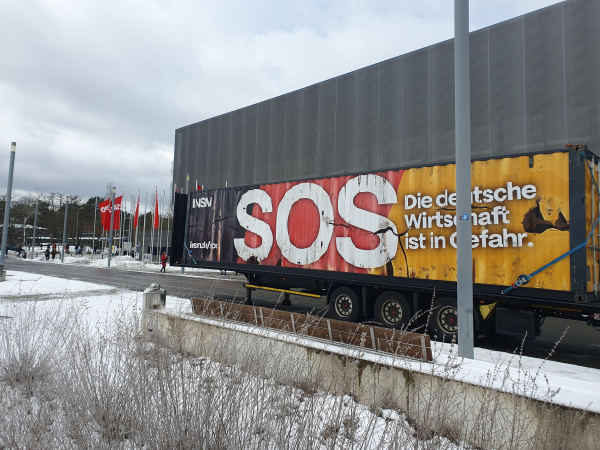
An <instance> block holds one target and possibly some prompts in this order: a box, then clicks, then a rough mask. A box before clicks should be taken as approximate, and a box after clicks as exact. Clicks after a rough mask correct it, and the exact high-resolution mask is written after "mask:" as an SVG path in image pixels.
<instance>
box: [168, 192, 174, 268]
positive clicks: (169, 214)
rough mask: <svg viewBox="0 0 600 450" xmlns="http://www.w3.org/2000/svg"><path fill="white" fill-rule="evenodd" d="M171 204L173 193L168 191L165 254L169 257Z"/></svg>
mask: <svg viewBox="0 0 600 450" xmlns="http://www.w3.org/2000/svg"><path fill="white" fill-rule="evenodd" d="M172 205H173V193H172V192H170V193H169V209H168V210H167V256H168V257H171V255H170V254H169V231H170V230H169V221H170V219H171V206H172Z"/></svg>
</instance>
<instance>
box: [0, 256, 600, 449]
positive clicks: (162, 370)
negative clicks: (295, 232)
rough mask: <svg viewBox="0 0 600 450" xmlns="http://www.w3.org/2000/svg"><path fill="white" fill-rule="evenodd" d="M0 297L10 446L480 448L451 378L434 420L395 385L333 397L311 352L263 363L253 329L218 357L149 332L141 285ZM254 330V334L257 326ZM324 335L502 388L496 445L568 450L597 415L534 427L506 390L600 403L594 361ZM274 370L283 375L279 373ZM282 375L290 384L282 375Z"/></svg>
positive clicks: (488, 433)
mask: <svg viewBox="0 0 600 450" xmlns="http://www.w3.org/2000/svg"><path fill="white" fill-rule="evenodd" d="M119 258H123V259H125V258H128V257H119ZM73 259H79V258H73ZM115 262H118V261H115ZM132 262H133V261H132ZM134 263H135V262H134ZM90 264H91V263H90ZM141 270H143V267H142V269H141ZM0 299H1V300H2V301H1V302H0V316H2V318H0V368H1V369H2V371H1V372H0V447H1V446H2V445H5V446H6V447H8V448H12V447H18V448H21V447H26V448H81V447H87V448H91V447H96V448H145V449H150V448H236V449H237V448H240V449H241V448H303V449H304V448H306V449H326V448H327V449H329V448H336V449H337V448H340V449H342V448H344V449H346V448H348V449H350V448H353V449H354V448H356V449H359V448H360V449H376V448H394V449H404V448H406V449H409V448H410V449H415V448H416V449H421V448H422V449H426V448H427V449H429V448H431V449H434V448H435V449H438V448H439V449H458V448H464V449H466V448H471V447H470V446H469V445H468V444H466V443H465V442H463V441H461V435H460V434H459V433H458V432H457V431H456V429H454V428H452V427H451V426H449V424H452V423H454V422H452V421H453V420H454V421H456V420H459V421H460V417H466V415H465V411H466V410H467V409H469V410H470V409H472V408H473V404H472V403H471V401H459V399H458V397H456V395H454V394H451V393H450V391H451V390H450V389H446V388H441V389H440V390H439V398H438V397H436V398H431V399H428V400H427V408H428V410H427V411H425V412H422V413H421V414H425V416H426V417H428V419H427V420H426V421H425V424H423V422H422V421H415V419H414V418H410V417H409V416H407V415H406V413H405V411H403V410H402V409H399V408H398V407H397V406H396V405H397V404H398V402H397V401H396V400H397V398H396V397H398V396H400V397H401V396H402V395H404V394H403V393H399V392H394V391H390V392H387V393H385V395H383V396H382V397H381V401H379V403H377V404H376V405H371V406H369V407H367V406H364V405H362V404H360V403H358V401H357V399H358V398H359V397H360V396H359V395H357V393H354V392H352V391H348V395H343V393H340V395H333V394H332V393H327V392H326V391H324V390H322V389H319V388H318V382H317V380H313V379H311V378H306V379H303V380H301V381H298V380H295V378H294V377H293V376H291V375H293V374H294V372H295V371H296V370H300V369H299V367H300V364H301V362H300V361H299V360H298V361H295V363H296V364H298V366H297V367H294V366H291V365H290V364H288V363H287V361H289V360H290V358H289V356H288V355H280V356H281V358H275V359H276V360H277V359H279V360H280V361H281V362H280V363H279V364H280V366H278V367H264V366H265V364H266V362H265V361H266V359H265V358H264V355H265V353H261V352H265V351H266V352H267V353H269V354H271V356H272V353H273V349H274V347H273V346H272V345H269V346H268V348H258V347H254V346H253V345H251V343H250V341H248V342H247V343H246V344H245V346H242V347H243V348H242V347H240V346H239V345H236V346H229V347H228V346H227V342H225V341H222V342H221V343H220V344H219V345H220V347H219V349H218V352H220V353H219V358H218V359H216V358H213V359H212V360H209V359H206V358H204V357H199V356H193V355H190V354H185V353H184V354H179V353H175V352H172V351H170V350H168V349H166V348H164V347H162V346H160V345H156V344H155V343H152V342H147V341H144V340H142V339H139V331H140V329H139V328H140V327H139V324H140V315H139V312H140V307H141V302H142V294H141V293H138V292H134V291H129V290H125V289H118V288H114V287H112V286H106V285H99V284H94V283H88V282H83V281H73V280H66V279H60V278H54V277H48V276H42V275H37V274H30V273H23V272H15V271H8V272H7V281H6V282H3V283H0ZM167 302H168V306H169V307H170V308H173V309H172V311H171V313H172V314H175V315H184V316H185V315H186V313H188V312H190V305H189V301H188V300H186V299H175V298H172V297H169V298H168V300H167ZM187 317H189V316H187ZM194 320H205V319H201V318H195V319H194ZM231 326H235V327H237V328H238V329H239V328H240V327H243V326H241V325H239V324H237V325H231ZM245 328H247V329H245V332H252V330H251V328H252V327H245ZM260 333H262V335H263V336H264V335H266V334H265V333H268V332H265V331H264V330H262V331H261V332H260ZM273 338H274V339H275V340H280V341H282V340H285V339H289V337H284V336H282V335H279V336H277V335H274V336H273ZM295 339H296V340H297V339H298V337H296V338H295ZM305 340H306V341H310V340H308V339H305ZM304 345H306V346H307V347H310V346H311V345H312V346H313V347H314V346H315V345H316V344H314V342H313V343H310V342H306V343H305V344H304ZM319 345H320V346H321V347H322V348H320V347H319V348H317V347H318V346H319ZM317 347H314V349H315V350H317V351H324V352H331V353H336V352H338V353H339V354H342V355H344V358H345V360H348V358H350V359H352V358H354V357H356V360H357V361H358V359H359V358H360V360H361V361H367V362H369V363H370V364H373V365H374V366H373V367H379V368H380V369H377V370H381V373H382V374H383V373H386V372H385V370H386V369H385V367H395V366H400V367H402V368H404V369H408V370H409V371H412V373H415V374H416V373H429V374H432V373H435V372H436V371H437V375H438V376H439V377H440V380H442V382H443V383H447V382H448V380H458V381H460V382H462V383H467V384H474V385H482V386H486V387H488V388H492V389H491V390H490V392H492V394H490V401H489V402H486V403H489V405H490V406H489V409H485V410H483V411H482V412H481V413H480V415H481V417H484V416H485V417H486V418H488V417H490V416H491V417H492V418H493V420H492V422H493V423H494V427H495V428H485V427H483V426H482V428H481V434H482V436H483V437H479V438H478V439H480V440H479V441H477V442H488V443H489V442H492V443H493V442H496V441H494V439H500V437H499V436H502V437H503V438H504V435H505V434H506V433H512V434H511V442H515V443H517V444H518V443H519V442H523V443H524V442H535V443H536V445H537V447H536V448H548V449H550V448H558V447H556V445H555V444H557V443H558V444H560V442H558V441H557V439H558V438H557V437H556V436H557V433H558V435H561V434H560V433H559V431H560V432H561V433H562V430H563V429H564V427H565V426H568V427H570V429H571V430H572V429H576V428H577V427H580V428H581V429H583V428H584V425H585V424H586V423H587V422H586V421H587V420H588V418H586V416H585V414H584V413H582V414H581V416H580V417H581V420H582V421H583V422H581V423H572V422H569V423H568V424H567V425H565V423H564V422H565V420H564V417H563V418H562V419H561V420H562V422H561V423H557V424H554V423H547V424H545V427H547V428H545V429H544V430H545V431H543V432H538V433H537V434H535V435H534V436H532V435H531V433H530V430H529V428H527V427H524V426H521V425H520V424H521V423H522V422H525V421H526V419H527V418H528V417H529V416H531V415H532V411H533V409H532V410H531V411H530V410H528V409H527V404H526V405H525V407H524V408H525V409H524V410H523V411H521V410H520V409H519V414H521V415H520V416H518V417H521V418H522V420H519V421H517V422H514V421H513V422H514V423H513V422H510V421H508V419H507V417H508V416H506V415H505V412H503V411H504V410H503V409H502V407H500V406H499V403H498V402H499V400H498V398H499V397H497V396H494V394H493V391H494V390H495V391H497V392H499V391H505V392H511V390H512V392H513V393H515V394H517V395H519V396H521V395H530V396H532V397H536V398H539V399H541V400H550V401H551V402H553V403H554V404H558V405H567V406H572V407H576V408H586V407H587V408H589V410H590V411H596V412H598V411H600V398H599V396H600V394H599V393H600V389H599V388H600V376H599V375H600V371H598V370H595V369H588V368H581V367H575V366H571V365H567V364H562V363H555V362H551V361H546V362H544V363H543V364H542V362H541V361H540V360H537V359H534V358H527V357H519V356H518V355H508V354H504V353H499V352H493V351H489V350H484V349H477V350H476V360H475V361H463V360H462V359H460V358H457V357H456V346H454V347H451V346H448V345H444V346H441V345H439V344H438V345H437V347H434V354H435V358H436V363H435V364H433V365H431V364H424V363H419V362H414V361H408V360H399V359H397V358H390V357H385V356H382V355H381V354H378V355H373V356H369V355H368V354H367V352H363V353H362V354H360V355H359V354H357V355H353V354H352V353H351V352H349V351H348V349H347V348H346V349H339V348H338V349H336V348H335V347H336V346H334V345H331V344H326V343H319V344H318V345H317ZM283 356H285V357H283ZM369 358H371V359H372V360H369ZM217 361H218V362H217ZM283 361H286V363H285V364H283ZM292 362H293V361H292ZM272 373H278V374H279V375H278V376H277V377H271V376H269V375H268V374H272ZM339 376H340V377H342V378H343V377H344V376H347V374H344V373H340V374H339ZM282 378H284V379H288V380H290V382H288V383H282V382H280V381H278V379H282ZM381 381H382V382H384V379H382V380H381ZM411 389H412V388H411ZM532 404H534V403H532ZM549 405H550V406H549V407H548V408H549V409H551V408H552V403H550V404H549ZM536 407H537V406H536ZM519 408H523V405H520V406H519ZM536 411H537V410H536ZM440 414H441V415H442V416H443V418H442V419H440ZM553 414H554V413H553ZM511 417H514V414H513V416H511ZM548 417H550V416H548ZM511 427H512V428H511ZM547 430H549V431H547ZM552 430H555V432H552ZM563 435H564V436H566V435H567V434H566V433H563ZM546 436H547V437H546ZM571 436H572V434H571ZM597 438H598V439H600V436H598V437H596V436H593V437H592V438H591V439H597ZM588 439H589V436H588ZM470 441H471V442H473V436H470ZM593 442H595V443H598V444H600V441H593ZM7 444H8V445H7ZM481 447H482V448H489V447H488V446H487V444H486V445H483V444H482V445H481ZM514 448H520V446H519V445H515V446H514ZM565 448H566V447H565ZM581 448H594V447H593V446H592V447H589V446H588V447H585V446H584V447H581Z"/></svg>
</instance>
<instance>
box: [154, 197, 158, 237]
mask: <svg viewBox="0 0 600 450" xmlns="http://www.w3.org/2000/svg"><path fill="white" fill-rule="evenodd" d="M154 228H158V191H156V203H155V204H154Z"/></svg>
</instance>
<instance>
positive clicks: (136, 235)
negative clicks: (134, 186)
mask: <svg viewBox="0 0 600 450" xmlns="http://www.w3.org/2000/svg"><path fill="white" fill-rule="evenodd" d="M139 201H140V190H139V189H138V203H139ZM139 212H140V211H139V208H138V207H137V203H136V212H135V214H136V216H137V221H138V224H137V227H135V250H136V255H135V256H136V257H138V258H139V253H140V252H139V251H137V244H138V242H139V241H138V237H139V230H140V223H139V222H140V215H139ZM134 220H135V219H134ZM139 259H140V261H141V260H142V258H139Z"/></svg>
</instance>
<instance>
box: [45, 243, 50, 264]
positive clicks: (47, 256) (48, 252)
mask: <svg viewBox="0 0 600 450" xmlns="http://www.w3.org/2000/svg"><path fill="white" fill-rule="evenodd" d="M44 255H46V261H48V260H49V259H50V246H48V247H46V251H45V252H44Z"/></svg>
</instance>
